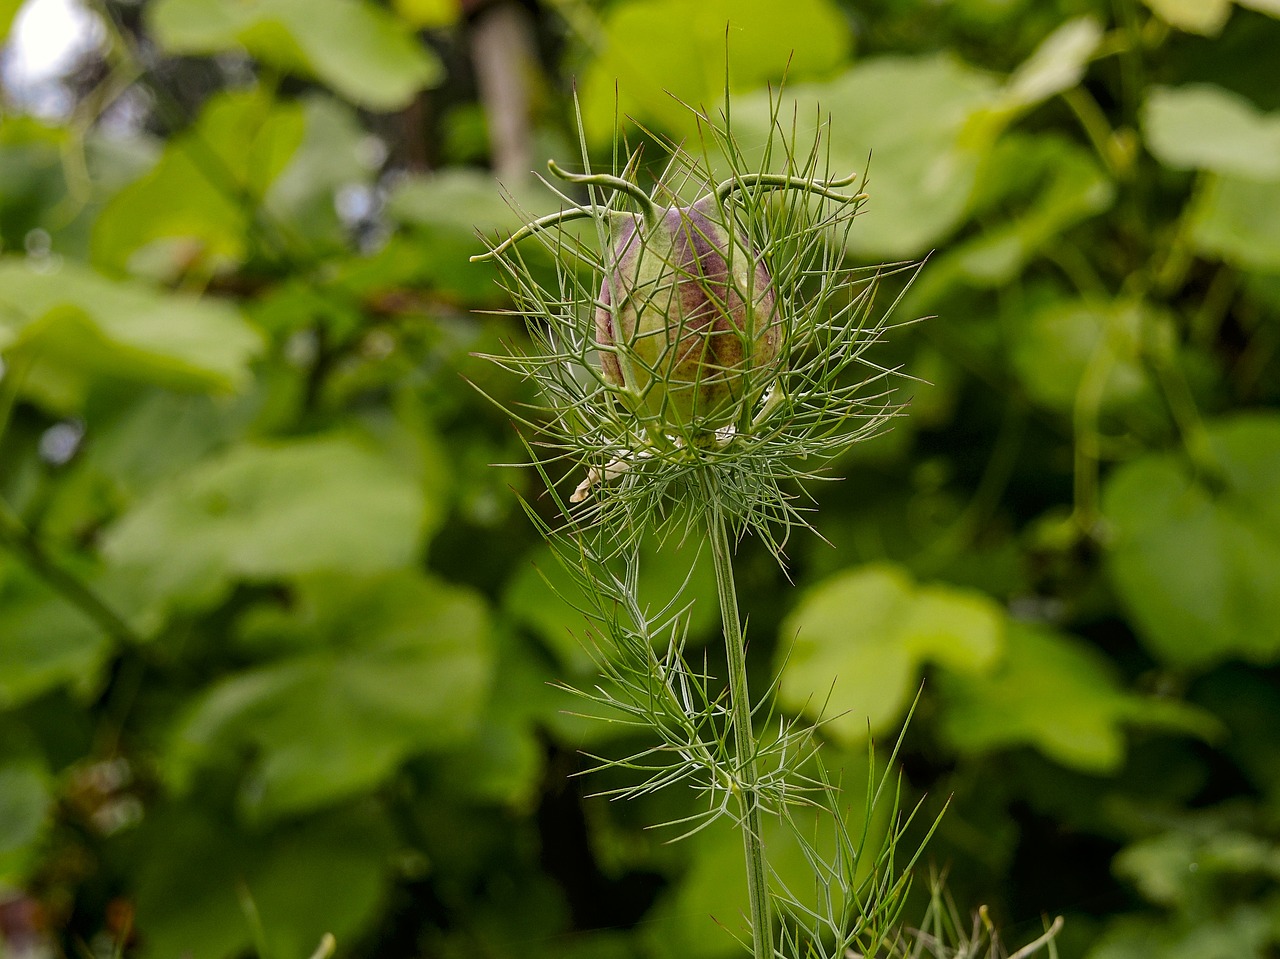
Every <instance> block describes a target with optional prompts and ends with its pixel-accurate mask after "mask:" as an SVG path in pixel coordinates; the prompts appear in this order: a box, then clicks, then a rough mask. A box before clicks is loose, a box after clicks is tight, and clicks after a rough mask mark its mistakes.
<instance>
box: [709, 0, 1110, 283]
mask: <svg viewBox="0 0 1280 959" xmlns="http://www.w3.org/2000/svg"><path fill="white" fill-rule="evenodd" d="M1098 40H1099V30H1098V26H1097V24H1096V23H1095V22H1094V21H1092V20H1089V19H1087V18H1086V19H1080V20H1075V21H1071V22H1069V23H1067V24H1064V25H1063V26H1062V27H1061V28H1059V30H1057V31H1055V32H1054V33H1053V34H1052V35H1051V36H1050V37H1049V38H1047V39H1046V40H1045V41H1044V43H1043V44H1042V45H1041V46H1040V47H1039V48H1038V49H1037V51H1036V52H1035V53H1033V54H1032V56H1031V57H1030V58H1029V59H1028V60H1027V61H1026V62H1025V63H1024V64H1023V66H1022V68H1020V69H1019V70H1017V71H1015V72H1014V74H1013V75H1012V76H1011V77H1010V78H1009V80H1008V81H1007V82H1005V83H1003V84H1001V83H1000V82H998V81H997V80H996V79H995V78H993V77H992V76H990V75H989V74H987V73H983V72H981V71H978V70H975V69H973V68H972V67H969V66H967V65H965V64H964V63H961V62H960V61H959V60H957V59H955V58H954V57H953V56H951V55H949V54H935V55H928V56H916V57H899V56H885V57H877V58H875V59H870V60H866V61H863V62H861V63H859V64H857V65H856V66H854V67H853V68H852V69H851V70H849V71H847V72H846V73H844V74H843V75H841V76H839V77H837V78H836V79H834V80H832V81H830V82H828V83H822V84H801V85H796V86H789V87H788V88H787V90H786V92H785V95H784V102H783V106H782V109H781V116H782V117H784V118H786V125H787V126H788V127H790V126H791V125H792V123H793V117H796V118H798V123H799V127H798V129H799V133H798V142H799V143H800V144H807V143H809V142H811V139H812V137H813V136H814V132H815V130H816V127H815V123H816V122H819V119H820V121H821V122H823V123H824V124H825V123H826V121H827V118H830V129H829V131H828V132H827V133H826V134H825V135H826V136H829V138H830V139H829V142H830V162H831V167H832V172H833V174H834V175H845V174H848V173H851V172H856V171H861V170H863V169H869V171H870V180H869V182H868V186H867V192H868V193H869V194H870V196H871V199H870V201H869V202H868V204H867V207H866V213H865V215H864V219H863V220H862V223H861V225H860V226H859V227H857V228H856V229H854V230H853V232H852V234H851V235H850V239H849V244H850V250H851V252H853V253H855V254H857V255H859V256H864V257H867V258H879V257H902V256H915V255H919V254H921V253H924V252H927V251H928V249H929V248H930V246H932V245H933V244H934V243H936V242H937V241H938V240H940V239H941V238H942V237H944V236H946V235H947V234H948V233H949V232H950V231H951V230H952V229H954V228H955V227H956V226H957V225H958V224H959V223H960V222H961V221H962V219H963V217H964V214H965V212H966V210H967V209H968V207H969V204H970V202H971V200H972V199H973V196H974V194H975V191H976V190H977V189H978V186H979V184H978V173H979V170H980V169H981V167H982V165H983V163H984V161H985V160H986V158H987V157H988V155H989V154H990V151H991V150H992V148H993V146H994V144H995V142H996V140H997V138H998V136H999V135H1000V133H1001V131H1002V130H1003V129H1004V128H1005V127H1006V126H1007V125H1008V124H1009V123H1010V122H1011V121H1012V120H1013V119H1015V118H1016V117H1017V116H1018V115H1020V114H1021V113H1023V112H1025V111H1026V110H1028V109H1031V108H1032V107H1034V106H1036V105H1037V104H1038V103H1040V102H1041V101H1043V100H1044V99H1046V98H1047V97H1050V96H1053V95H1055V94H1057V93H1060V92H1062V91H1063V90H1065V89H1068V88H1070V87H1072V86H1074V85H1075V84H1076V83H1077V82H1078V81H1079V79H1080V77H1081V76H1082V74H1083V70H1084V66H1085V64H1086V62H1087V61H1088V58H1089V56H1090V55H1091V54H1092V52H1093V50H1094V48H1095V47H1096V45H1097V43H1098ZM734 130H735V133H736V134H737V136H738V139H739V141H740V143H741V144H742V145H743V149H744V151H745V152H747V154H748V156H750V154H751V152H752V150H753V149H755V148H756V145H759V144H763V143H765V142H766V140H767V139H768V137H769V135H770V104H769V97H768V96H767V95H765V94H757V95H754V96H751V97H743V98H741V99H740V100H739V102H738V103H737V104H735V106H734ZM868 161H869V164H868Z"/></svg>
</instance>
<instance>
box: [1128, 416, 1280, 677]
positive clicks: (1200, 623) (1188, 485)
mask: <svg viewBox="0 0 1280 959" xmlns="http://www.w3.org/2000/svg"><path fill="white" fill-rule="evenodd" d="M1209 447H1210V450H1211V452H1212V457H1213V461H1214V464H1215V467H1214V468H1215V469H1217V470H1220V471H1221V474H1220V475H1218V476H1197V475H1196V474H1195V473H1193V472H1192V469H1191V467H1190V464H1189V463H1188V462H1187V461H1186V459H1185V458H1184V457H1183V456H1182V455H1179V454H1178V453H1160V454H1152V455H1148V456H1144V457H1142V458H1140V459H1138V460H1135V461H1133V462H1132V463H1128V464H1126V465H1125V466H1123V467H1122V468H1120V469H1119V470H1117V471H1116V473H1115V474H1114V475H1112V476H1111V477H1110V478H1109V480H1108V482H1107V484H1106V488H1105V490H1104V496H1103V508H1104V510H1105V512H1106V516H1107V519H1108V521H1109V523H1110V525H1111V528H1112V538H1111V542H1110V545H1109V548H1108V556H1107V560H1108V562H1107V569H1108V571H1109V574H1110V577H1111V580H1112V582H1113V583H1114V585H1115V588H1116V590H1117V592H1118V593H1119V595H1120V599H1121V600H1122V602H1123V603H1124V605H1125V607H1126V608H1127V609H1128V610H1129V611H1130V613H1131V615H1132V617H1133V620H1134V623H1135V624H1136V626H1137V627H1138V630H1139V632H1140V634H1141V635H1142V638H1143V639H1144V640H1145V642H1146V644H1147V646H1148V647H1149V648H1150V649H1151V650H1152V652H1153V653H1155V654H1156V655H1157V656H1159V657H1160V659H1162V660H1163V661H1165V662H1168V663H1171V664H1174V665H1179V666H1198V667H1204V666H1208V665H1211V664H1213V663H1217V662H1220V661H1222V660H1224V659H1228V658H1235V657H1239V658H1242V659H1245V660H1249V661H1252V662H1257V663H1273V662H1275V661H1276V659H1277V658H1280V590H1277V589H1276V588H1275V584H1276V570H1277V569H1280V496H1277V489H1278V487H1277V477H1280V417H1276V416H1274V415H1270V414H1254V415H1240V416H1237V417H1234V418H1232V419H1228V420H1223V421H1220V422H1218V423H1215V424H1213V426H1212V427H1211V428H1210V432H1209Z"/></svg>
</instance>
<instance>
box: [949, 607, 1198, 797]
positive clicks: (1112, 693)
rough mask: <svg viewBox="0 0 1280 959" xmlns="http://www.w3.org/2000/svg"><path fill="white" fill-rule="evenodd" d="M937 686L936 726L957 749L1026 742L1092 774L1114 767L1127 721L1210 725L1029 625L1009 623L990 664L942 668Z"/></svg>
mask: <svg viewBox="0 0 1280 959" xmlns="http://www.w3.org/2000/svg"><path fill="white" fill-rule="evenodd" d="M938 685H939V689H940V690H941V693H942V696H943V699H944V701H945V702H946V708H945V710H944V712H943V714H942V724H941V725H942V731H943V733H944V734H945V735H946V737H947V739H948V740H949V741H950V742H951V743H953V744H954V745H955V747H956V748H957V749H958V750H960V751H962V752H987V751H990V750H994V749H1005V748H1008V747H1010V746H1020V745H1027V746H1033V747H1035V748H1036V749H1038V750H1040V752H1042V753H1044V754H1045V755H1046V756H1048V757H1049V758H1050V759H1052V760H1054V761H1056V762H1059V763H1062V764H1063V765H1065V766H1070V767H1073V768H1076V769H1081V770H1084V771H1086V772H1092V773H1106V772H1111V771H1114V770H1115V769H1117V768H1118V767H1119V766H1120V764H1121V762H1122V761H1123V760H1124V754H1125V742H1124V732H1123V729H1124V726H1125V724H1127V723H1140V724H1147V725H1155V726H1163V727H1168V728H1172V729H1175V730H1177V731H1179V732H1193V733H1197V734H1201V733H1203V734H1210V733H1212V732H1213V731H1214V730H1215V729H1216V725H1215V724H1214V723H1213V722H1212V720H1210V719H1209V718H1207V717H1206V716H1205V714H1203V713H1201V712H1199V711H1198V710H1196V709H1194V708H1193V707H1190V706H1186V705H1183V704H1180V703H1176V702H1171V701H1160V700H1154V699H1144V698H1142V697H1139V696H1134V695H1132V694H1130V693H1126V692H1125V691H1124V690H1123V689H1122V688H1121V687H1120V685H1119V683H1118V682H1117V680H1116V678H1115V675H1114V673H1113V670H1112V667H1111V664H1110V663H1109V662H1108V661H1107V659H1106V658H1105V657H1103V656H1102V655H1101V654H1100V653H1098V652H1097V651H1095V650H1093V649H1091V648H1090V647H1089V646H1087V645H1085V644H1084V643H1082V642H1080V641H1079V640H1076V639H1074V638H1072V637H1069V636H1066V635H1063V634H1062V633H1058V632H1055V631H1054V630H1051V629H1048V628H1046V627H1043V626H1035V625H1032V624H1029V623H1019V622H1016V621H1012V622H1010V623H1009V626H1008V638H1007V644H1006V648H1005V654H1004V656H1003V657H1002V658H1001V659H1000V662H999V664H998V666H997V667H996V668H995V669H994V670H991V671H990V672H988V673H985V674H981V675H975V674H969V675H965V674H959V673H948V672H943V673H940V674H939V676H938Z"/></svg>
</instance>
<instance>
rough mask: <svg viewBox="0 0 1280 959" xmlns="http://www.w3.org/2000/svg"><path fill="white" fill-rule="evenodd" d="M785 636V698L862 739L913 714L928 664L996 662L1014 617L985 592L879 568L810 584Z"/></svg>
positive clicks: (835, 730) (977, 668) (968, 668)
mask: <svg viewBox="0 0 1280 959" xmlns="http://www.w3.org/2000/svg"><path fill="white" fill-rule="evenodd" d="M782 642H783V646H782V649H781V656H782V660H781V662H782V683H781V687H780V691H779V700H780V702H781V703H782V705H784V706H785V707H787V708H788V709H791V710H795V711H797V712H804V713H806V714H808V715H811V716H817V715H822V716H824V717H827V719H826V722H825V723H824V725H823V729H824V730H826V731H828V732H829V733H831V734H833V735H838V736H840V737H841V738H842V739H843V740H845V741H848V742H857V741H859V740H860V739H863V738H865V736H866V734H867V729H868V726H869V727H870V729H871V731H872V732H877V731H882V730H885V729H887V728H889V727H891V726H892V725H893V724H894V723H896V722H898V721H899V720H900V719H901V718H902V717H903V715H904V714H905V712H906V710H907V708H908V707H909V706H910V704H911V699H912V696H913V695H914V694H915V692H916V689H917V687H918V686H919V683H920V670H921V668H922V667H923V666H924V665H925V664H926V663H930V662H932V663H938V664H940V665H943V666H945V667H946V668H947V669H951V670H955V671H959V672H966V673H968V672H982V671H984V670H987V669H990V668H991V667H992V666H993V665H994V664H995V662H996V661H997V659H998V657H999V655H1000V651H1001V649H1002V647H1003V644H1004V617H1003V615H1002V614H1001V612H1000V609H999V607H997V606H996V604H995V603H994V602H993V601H992V600H990V599H988V598H987V597H986V596H984V595H982V594H981V593H978V592H975V591H972V590H965V589H958V588H955V587H951V586H944V585H932V584H931V585H925V586H919V585H917V584H915V583H914V582H912V581H911V579H910V577H909V576H908V575H907V574H906V573H905V572H904V571H902V570H901V569H899V568H897V567H893V566H870V567H862V568H859V569H854V570H851V571H849V572H846V573H842V574H838V575H836V576H833V577H831V578H829V579H827V580H824V581H823V582H822V583H820V584H819V585H818V586H816V587H814V588H813V589H812V590H810V591H809V592H808V593H807V594H806V595H805V597H804V598H803V599H802V600H801V601H800V604H799V605H798V606H797V607H796V609H795V610H794V611H793V612H792V613H791V615H790V616H788V617H787V619H786V621H785V622H784V623H783V626H782Z"/></svg>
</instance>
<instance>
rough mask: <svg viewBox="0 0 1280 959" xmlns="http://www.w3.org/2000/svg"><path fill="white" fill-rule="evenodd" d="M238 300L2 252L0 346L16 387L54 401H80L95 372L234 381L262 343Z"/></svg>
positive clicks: (204, 383)
mask: <svg viewBox="0 0 1280 959" xmlns="http://www.w3.org/2000/svg"><path fill="white" fill-rule="evenodd" d="M261 345H262V343H261V338H260V336H259V335H258V333H257V332H256V331H255V330H254V329H253V328H252V327H250V326H249V325H248V324H246V323H245V322H244V321H243V320H242V319H241V318H240V316H239V314H238V312H237V311H236V309H235V308H234V307H232V306H229V305H227V304H225V303H222V302H219V301H216V300H213V299H203V300H197V299H195V298H193V297H190V296H185V295H178V294H160V293H158V292H156V291H153V290H152V289H150V288H148V287H145V286H143V285H141V284H136V283H121V282H114V281H112V280H109V279H107V278H106V277H104V276H101V275H99V274H98V273H95V272H94V271H93V270H91V269H89V268H87V267H85V266H82V265H79V264H76V263H71V262H63V263H60V264H57V265H56V267H55V268H53V269H46V268H44V267H40V266H38V265H36V264H32V263H29V262H27V261H24V260H21V259H17V258H5V259H3V260H0V353H3V355H4V358H5V361H6V362H8V363H10V364H13V365H14V366H16V367H18V368H20V369H22V370H23V377H22V380H21V381H20V384H19V386H20V388H21V389H22V390H23V391H24V392H26V393H27V394H29V395H31V396H33V397H35V398H38V399H39V400H40V401H41V402H43V403H44V404H46V405H47V406H49V407H50V408H52V409H53V410H55V411H58V412H65V413H73V412H77V411H79V409H80V408H81V405H82V404H83V402H84V399H85V396H86V394H87V392H88V390H89V388H90V386H91V385H92V384H93V382H94V381H95V379H97V378H101V377H106V378H110V379H122V380H135V381H141V382H144V383H153V384H157V385H161V386H167V387H171V388H176V389H183V390H201V391H204V390H231V389H235V388H237V387H239V386H241V385H242V384H243V383H244V381H245V379H246V378H247V376H248V373H249V369H248V364H249V361H250V360H251V359H252V358H253V357H254V356H255V355H256V354H257V353H258V351H259V350H260V348H261Z"/></svg>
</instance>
